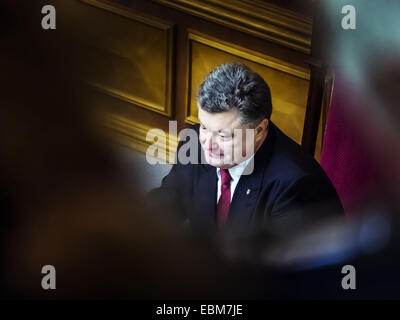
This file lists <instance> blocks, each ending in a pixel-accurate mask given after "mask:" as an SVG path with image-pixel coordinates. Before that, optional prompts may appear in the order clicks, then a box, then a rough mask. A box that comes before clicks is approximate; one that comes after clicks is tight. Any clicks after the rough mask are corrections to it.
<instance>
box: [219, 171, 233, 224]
mask: <svg viewBox="0 0 400 320" xmlns="http://www.w3.org/2000/svg"><path fill="white" fill-rule="evenodd" d="M220 175H221V196H220V198H219V200H218V204H217V224H218V226H219V227H222V226H223V225H224V224H225V223H226V221H227V220H228V214H229V208H230V206H231V180H232V177H231V175H230V174H229V171H228V170H226V169H221V170H220Z"/></svg>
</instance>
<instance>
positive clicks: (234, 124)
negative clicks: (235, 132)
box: [199, 108, 242, 131]
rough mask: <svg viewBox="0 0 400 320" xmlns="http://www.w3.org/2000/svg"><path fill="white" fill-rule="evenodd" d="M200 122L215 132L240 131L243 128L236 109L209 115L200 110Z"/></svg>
mask: <svg viewBox="0 0 400 320" xmlns="http://www.w3.org/2000/svg"><path fill="white" fill-rule="evenodd" d="M199 120H200V123H201V124H202V125H203V126H205V127H207V128H208V129H210V130H215V131H222V130H224V131H225V130H232V129H236V128H237V129H240V128H241V127H242V126H241V121H240V116H239V112H238V111H237V110H236V109H231V110H229V111H226V112H220V113H209V112H207V111H204V110H202V109H201V108H199Z"/></svg>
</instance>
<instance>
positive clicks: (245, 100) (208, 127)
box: [148, 63, 343, 238]
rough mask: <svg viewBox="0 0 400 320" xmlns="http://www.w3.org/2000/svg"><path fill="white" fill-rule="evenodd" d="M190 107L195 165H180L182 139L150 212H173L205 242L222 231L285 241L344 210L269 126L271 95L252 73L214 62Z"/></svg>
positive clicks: (301, 155) (309, 164) (315, 167)
mask: <svg viewBox="0 0 400 320" xmlns="http://www.w3.org/2000/svg"><path fill="white" fill-rule="evenodd" d="M197 102H198V106H199V120H200V125H195V126H192V129H193V130H195V132H196V136H198V137H199V138H198V139H196V148H195V151H197V152H196V153H197V154H198V156H197V160H198V161H197V163H188V164H183V163H182V161H180V160H181V158H182V155H185V156H187V152H186V150H187V148H186V147H185V148H183V146H185V141H183V140H181V141H180V143H179V145H178V150H177V153H176V154H177V163H176V164H174V166H173V167H172V169H171V171H170V173H169V174H168V175H167V176H166V177H164V179H163V181H162V184H161V186H160V187H159V188H157V189H154V190H152V191H151V192H150V194H149V198H148V199H151V204H152V207H153V209H154V210H156V211H159V210H162V211H163V212H166V211H169V212H173V213H174V214H176V216H180V217H182V219H186V220H187V221H188V222H189V224H190V227H191V229H192V230H193V231H194V232H195V233H196V234H200V235H202V236H206V237H207V238H209V237H213V236H215V235H217V234H221V233H220V232H221V231H228V230H229V231H233V232H235V233H239V234H242V233H244V234H249V233H250V234H251V233H252V232H253V231H260V230H268V232H269V233H271V234H274V235H277V236H279V237H280V236H283V237H285V236H287V235H290V234H291V233H292V232H295V231H298V230H299V229H303V228H305V227H308V226H310V224H313V223H315V222H318V221H320V220H321V219H322V218H324V217H328V216H331V215H340V214H342V213H343V208H342V205H341V203H340V200H339V198H338V195H337V193H336V191H335V189H334V187H333V186H332V184H331V182H330V180H329V178H328V177H327V175H326V174H325V173H324V171H323V170H322V168H321V167H320V166H319V164H318V163H317V162H316V161H315V160H314V158H312V157H311V156H310V155H308V154H306V153H305V152H303V151H302V149H301V147H300V146H299V145H298V144H296V143H295V142H294V141H292V140H291V139H290V138H289V137H287V136H286V135H285V134H284V133H283V132H282V131H281V130H279V129H278V127H276V126H275V125H274V124H273V123H272V122H271V121H270V116H271V112H272V104H271V96H270V90H269V87H268V85H267V84H266V83H265V81H264V80H263V79H262V77H260V76H259V75H258V74H257V73H255V72H253V71H252V70H250V69H249V68H248V67H247V66H245V65H242V64H236V63H230V64H224V65H221V66H219V67H217V68H216V69H214V70H213V71H212V72H211V73H210V74H209V75H208V76H207V77H206V78H205V80H204V81H203V83H202V84H201V85H200V88H199V91H198V96H197ZM190 142H191V143H193V139H192V141H188V143H190ZM184 150H185V151H184ZM249 150H250V151H249ZM183 151H184V152H183ZM189 152H193V148H190V150H189ZM204 160H205V161H204Z"/></svg>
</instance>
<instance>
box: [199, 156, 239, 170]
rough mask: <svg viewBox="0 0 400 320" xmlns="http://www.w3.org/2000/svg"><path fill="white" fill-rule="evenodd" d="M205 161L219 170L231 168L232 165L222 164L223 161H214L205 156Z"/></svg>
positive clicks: (214, 159)
mask: <svg viewBox="0 0 400 320" xmlns="http://www.w3.org/2000/svg"><path fill="white" fill-rule="evenodd" d="M205 158H206V161H207V163H208V164H209V165H211V166H213V167H216V168H220V169H229V168H232V167H233V164H231V163H226V162H224V159H216V158H214V157H210V156H206V157H205Z"/></svg>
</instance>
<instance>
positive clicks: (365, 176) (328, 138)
mask: <svg viewBox="0 0 400 320" xmlns="http://www.w3.org/2000/svg"><path fill="white" fill-rule="evenodd" d="M367 116H368V108H367V107H366V104H365V101H363V98H362V95H359V94H357V92H356V90H354V88H353V87H352V86H351V85H350V84H349V83H347V82H346V81H344V80H343V78H341V76H340V75H338V74H336V75H335V81H334V87H333V93H332V100H331V104H330V108H329V112H328V118H327V123H326V129H325V136H324V143H323V148H322V155H321V166H322V167H323V168H324V170H325V171H326V173H327V175H328V176H329V178H330V179H331V181H332V183H333V185H334V186H335V188H336V191H337V192H338V194H339V197H340V199H341V201H342V204H343V207H344V209H345V211H346V212H347V213H349V211H351V209H352V208H353V207H355V206H357V205H358V204H359V203H360V202H362V201H363V200H364V199H365V198H366V197H367V196H368V195H369V194H371V192H373V190H374V188H376V182H377V180H378V177H377V172H376V170H375V168H376V165H375V163H374V159H373V158H374V157H373V153H372V152H371V148H370V147H371V146H370V145H369V144H370V141H368V139H366V137H365V131H368V130H367V128H368V126H369V121H370V120H369V119H368V118H367ZM375 129H376V128H375ZM374 131H375V130H371V131H370V132H369V136H371V135H373V134H374Z"/></svg>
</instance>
